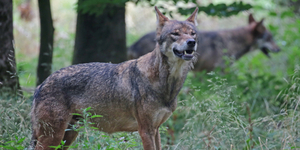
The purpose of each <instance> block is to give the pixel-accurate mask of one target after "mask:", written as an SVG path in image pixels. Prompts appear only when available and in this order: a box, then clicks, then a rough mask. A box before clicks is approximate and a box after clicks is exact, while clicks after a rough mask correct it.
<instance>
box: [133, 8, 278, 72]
mask: <svg viewBox="0 0 300 150" xmlns="http://www.w3.org/2000/svg"><path fill="white" fill-rule="evenodd" d="M248 20H249V25H248V26H245V27H240V28H235V29H231V30H219V31H197V34H198V47H197V54H198V55H199V56H198V61H197V62H196V63H195V68H194V71H203V70H206V71H212V70H213V69H214V68H216V67H221V68H224V67H225V62H224V59H223V57H224V56H227V57H230V58H232V59H234V60H237V59H239V58H241V57H242V56H244V55H245V54H247V53H248V52H250V51H252V50H254V49H260V50H261V51H262V52H263V53H264V54H266V55H267V56H268V57H269V54H268V53H269V51H270V52H278V51H280V49H279V47H278V46H277V45H276V43H275V42H274V40H273V38H272V34H271V33H270V32H269V31H268V30H267V29H266V28H265V26H264V25H263V20H261V21H260V22H256V21H255V20H254V18H253V16H252V14H250V15H249V18H248ZM154 35H155V32H150V33H148V34H146V35H145V36H143V37H142V38H141V39H139V40H138V41H137V42H136V43H134V44H133V45H132V46H130V47H129V48H128V51H127V54H128V59H134V58H138V57H139V56H141V55H144V54H146V53H148V52H150V51H152V49H153V48H154V47H155V41H154V39H155V36H154ZM144 45H147V47H143V46H144Z"/></svg>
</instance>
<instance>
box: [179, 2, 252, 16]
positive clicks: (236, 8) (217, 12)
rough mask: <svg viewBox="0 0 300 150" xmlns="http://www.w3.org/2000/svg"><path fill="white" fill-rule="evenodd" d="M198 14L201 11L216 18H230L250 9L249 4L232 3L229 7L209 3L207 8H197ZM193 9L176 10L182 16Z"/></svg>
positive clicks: (223, 4)
mask: <svg viewBox="0 0 300 150" xmlns="http://www.w3.org/2000/svg"><path fill="white" fill-rule="evenodd" d="M196 5H197V7H198V8H199V12H201V11H203V12H205V13H206V14H207V15H209V16H218V17H230V16H233V15H237V14H238V13H239V12H242V11H246V10H249V9H251V8H252V6H251V5H250V4H244V3H243V2H242V1H240V2H233V3H231V4H229V5H226V4H225V3H220V4H216V5H215V4H213V3H210V4H209V5H208V6H199V5H198V4H197V3H196ZM194 9H195V8H181V7H179V8H178V12H179V13H180V14H182V15H188V14H191V13H192V12H193V11H194Z"/></svg>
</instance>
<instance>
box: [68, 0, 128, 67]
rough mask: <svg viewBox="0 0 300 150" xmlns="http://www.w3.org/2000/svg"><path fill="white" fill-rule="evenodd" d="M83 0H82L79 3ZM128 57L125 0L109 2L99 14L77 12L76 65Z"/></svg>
mask: <svg viewBox="0 0 300 150" xmlns="http://www.w3.org/2000/svg"><path fill="white" fill-rule="evenodd" d="M81 3H82V0H79V1H78V5H80V4H81ZM125 60H126V26H125V3H124V4H122V5H112V4H107V6H106V7H105V9H104V11H103V13H102V14H100V15H98V16H97V15H95V14H93V15H90V14H88V13H85V14H83V13H82V12H81V11H78V16H77V25H76V37H75V49H74V55H73V64H78V63H87V62H112V63H119V62H122V61H125Z"/></svg>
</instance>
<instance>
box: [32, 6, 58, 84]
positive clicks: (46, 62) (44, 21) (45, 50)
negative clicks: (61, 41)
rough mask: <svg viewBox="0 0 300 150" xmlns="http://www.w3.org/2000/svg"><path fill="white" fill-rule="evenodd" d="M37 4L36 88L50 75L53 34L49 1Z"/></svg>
mask: <svg viewBox="0 0 300 150" xmlns="http://www.w3.org/2000/svg"><path fill="white" fill-rule="evenodd" d="M38 4H39V13H40V25H41V34H40V35H41V36H40V38H41V40H40V54H39V62H38V67H37V82H36V84H37V86H38V85H39V84H41V83H42V82H43V81H44V80H45V79H46V78H47V77H48V76H49V75H50V74H51V66H52V56H53V55H52V54H53V34H54V27H53V22H52V16H51V6H50V0H38Z"/></svg>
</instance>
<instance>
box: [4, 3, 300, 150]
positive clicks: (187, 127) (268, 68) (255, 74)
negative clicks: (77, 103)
mask: <svg viewBox="0 0 300 150" xmlns="http://www.w3.org/2000/svg"><path fill="white" fill-rule="evenodd" d="M66 6H68V7H71V6H70V5H67V4H66ZM272 7H273V6H272ZM273 9H276V8H273ZM268 11H272V10H266V11H263V10H261V9H260V12H259V13H261V14H264V15H266V16H268ZM282 12H286V9H284V8H282V9H278V12H277V13H278V16H280V13H282ZM66 14H67V13H66ZM296 18H297V16H292V17H288V18H279V17H277V16H276V17H274V16H273V17H272V16H268V18H267V19H266V20H268V23H269V24H270V25H272V26H270V29H271V32H273V33H274V35H275V36H276V40H277V43H278V45H279V46H280V47H281V49H282V51H281V52H280V53H277V54H271V59H269V58H267V57H266V56H264V55H263V54H262V53H261V52H260V51H255V52H252V53H250V54H247V55H246V56H245V57H242V58H241V59H240V60H239V61H237V62H235V63H234V64H233V65H232V66H231V67H230V68H227V69H226V73H221V72H220V71H218V70H216V71H215V72H211V73H208V74H207V73H204V72H202V73H201V72H198V73H192V72H191V73H189V74H188V77H187V79H186V82H185V84H184V86H183V88H182V90H181V92H180V93H179V95H178V107H177V109H176V111H175V112H174V113H173V115H172V116H171V117H170V119H168V120H167V121H166V122H165V123H164V124H163V126H162V127H161V128H160V130H161V132H160V133H161V137H162V146H163V149H180V150H181V149H236V150H240V149H253V150H254V149H255V150H256V149H300V130H299V129H300V108H299V104H300V50H299V47H300V35H299V33H300V20H299V19H296ZM298 18H299V16H298ZM278 20H279V21H278ZM16 22H17V23H18V24H22V23H24V22H22V21H16ZM200 26H201V24H200ZM58 30H63V29H58ZM66 34H67V35H68V36H66V37H65V38H59V39H56V41H55V47H54V55H53V62H54V63H53V70H58V69H59V68H61V67H65V66H68V65H70V64H71V59H72V51H73V49H72V47H73V45H74V43H73V40H74V33H72V32H67V33H66ZM17 35H18V34H17ZM127 38H128V41H127V43H128V45H130V44H131V43H133V42H134V41H135V40H136V39H138V35H135V34H130V33H129V34H127ZM16 55H17V56H16V58H17V65H18V66H17V67H18V73H19V77H20V83H21V85H22V86H23V87H26V88H30V89H34V87H35V78H36V75H35V73H36V64H37V60H38V59H37V55H29V52H24V51H23V50H22V49H21V48H18V47H17V48H16ZM31 103H32V93H31V92H29V93H25V96H24V97H21V98H5V97H0V149H25V148H26V147H27V146H28V144H29V141H30V138H31V123H30V107H31ZM86 114H88V112H86ZM89 117H91V115H89V116H88V115H87V116H86V117H84V119H83V120H82V121H81V122H84V121H87V120H88V118H89ZM79 123H80V122H79ZM61 146H63V142H62V144H61ZM72 146H73V147H74V148H73V149H120V150H121V149H142V144H141V139H140V137H139V135H138V133H137V132H134V133H125V132H120V133H115V134H111V135H109V134H106V133H103V132H94V130H93V129H91V128H90V127H89V126H88V124H84V126H83V128H80V134H79V136H78V138H77V139H76V141H75V142H74V144H73V145H72Z"/></svg>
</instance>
